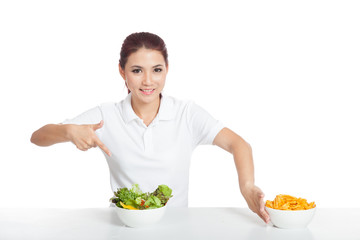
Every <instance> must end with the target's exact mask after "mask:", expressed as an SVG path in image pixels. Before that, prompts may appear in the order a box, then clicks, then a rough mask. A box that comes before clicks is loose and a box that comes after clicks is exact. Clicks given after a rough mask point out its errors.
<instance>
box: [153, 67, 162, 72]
mask: <svg viewBox="0 0 360 240" xmlns="http://www.w3.org/2000/svg"><path fill="white" fill-rule="evenodd" d="M154 71H155V72H161V71H162V69H161V68H155V69H154Z"/></svg>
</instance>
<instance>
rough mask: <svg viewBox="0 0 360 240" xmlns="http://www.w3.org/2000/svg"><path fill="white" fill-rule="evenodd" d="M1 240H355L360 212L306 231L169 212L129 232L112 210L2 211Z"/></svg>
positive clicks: (244, 213) (324, 215)
mask: <svg viewBox="0 0 360 240" xmlns="http://www.w3.org/2000/svg"><path fill="white" fill-rule="evenodd" d="M0 239H1V240H2V239H6V240H11V239H36V240H41V239H54V240H55V239H101V240H102V239H141V240H151V239H157V240H158V239H167V240H173V239H181V240H184V239H185V240H189V239H223V240H225V239H226V240H227V239H256V240H259V239H291V240H293V239H301V240H306V239H313V240H316V239H341V240H344V239H357V240H360V208H355V209H354V208H352V209H350V208H344V209H341V208H334V209H330V208H327V209H326V208H324V209H321V208H318V209H317V212H316V214H315V216H314V218H313V220H312V222H311V223H310V224H309V226H308V227H307V228H306V229H301V230H287V229H279V228H275V227H273V226H272V224H268V225H266V224H265V223H263V222H262V220H261V219H260V218H258V217H257V216H256V215H255V214H254V213H252V212H251V211H250V210H249V209H245V208H168V209H167V212H166V213H165V216H164V217H163V219H162V220H161V222H159V223H158V224H156V225H153V226H151V227H148V228H141V229H136V228H130V227H126V226H124V225H123V224H122V223H121V221H120V220H119V219H118V217H117V215H116V213H115V211H114V209H113V208H84V209H47V208H40V209H32V208H25V209H18V208H0Z"/></svg>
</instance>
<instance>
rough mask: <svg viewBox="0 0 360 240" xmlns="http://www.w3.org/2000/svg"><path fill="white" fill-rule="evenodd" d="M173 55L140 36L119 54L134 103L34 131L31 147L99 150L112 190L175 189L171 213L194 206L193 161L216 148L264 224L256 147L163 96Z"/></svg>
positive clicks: (200, 110)
mask: <svg viewBox="0 0 360 240" xmlns="http://www.w3.org/2000/svg"><path fill="white" fill-rule="evenodd" d="M168 70H169V64H168V55H167V49H166V45H165V43H164V41H163V40H162V39H161V38H160V37H159V36H157V35H155V34H152V33H147V32H140V33H133V34H131V35H129V36H128V37H127V38H126V39H125V40H124V43H123V45H122V48H121V52H120V61H119V72H120V75H121V76H122V78H123V79H124V80H125V85H126V86H127V88H128V92H129V94H128V96H127V97H126V98H125V99H123V100H122V101H120V102H118V103H106V104H101V105H100V106H97V107H95V108H92V109H90V110H88V111H86V112H84V113H82V114H81V115H79V116H77V117H75V118H73V119H67V120H65V121H64V122H62V123H61V124H48V125H45V126H43V127H41V128H40V129H39V130H37V131H35V132H34V133H33V135H32V137H31V142H32V143H34V144H36V145H39V146H50V145H53V144H56V143H60V142H72V143H73V144H75V145H76V147H77V148H78V149H80V150H83V151H86V150H88V149H89V148H93V147H99V148H100V149H101V150H102V151H103V153H104V156H105V158H106V160H107V163H108V165H109V170H110V178H111V179H110V183H111V187H112V190H113V191H116V189H117V188H119V187H131V185H132V184H133V183H138V184H139V185H140V186H141V188H142V189H143V191H145V192H146V191H151V190H152V189H154V187H156V186H158V185H159V184H166V185H168V186H169V187H171V188H172V189H173V198H172V199H171V201H169V203H168V206H173V207H178V206H182V207H184V206H185V207H186V206H187V205H188V184H189V182H188V180H189V167H190V160H191V154H192V152H193V150H194V149H195V148H196V147H197V146H198V145H201V144H212V145H217V146H219V147H220V148H222V149H224V150H226V151H228V152H230V153H231V154H232V155H233V157H234V161H235V166H236V170H237V173H238V180H239V186H240V191H241V193H242V195H243V197H244V198H245V200H246V202H247V204H248V206H249V208H250V209H251V210H252V211H253V212H255V213H256V214H258V215H259V216H260V217H261V218H262V219H263V220H264V221H265V222H269V216H268V214H267V212H266V211H265V203H264V194H263V192H262V191H261V190H260V188H258V187H257V186H256V185H255V184H254V164H253V158H252V151H251V147H250V145H249V144H248V143H247V142H246V141H245V140H244V139H243V138H241V137H240V136H239V135H237V134H236V133H234V132H233V131H231V130H230V129H228V128H226V127H224V126H223V124H222V123H221V122H219V121H217V120H216V119H214V118H213V117H212V116H211V115H210V114H209V113H208V112H206V111H205V110H204V109H203V108H201V107H200V106H198V105H197V104H195V103H194V102H192V101H181V100H178V99H176V98H173V97H171V96H167V95H164V94H163V93H162V90H163V88H164V85H165V81H166V75H167V72H168Z"/></svg>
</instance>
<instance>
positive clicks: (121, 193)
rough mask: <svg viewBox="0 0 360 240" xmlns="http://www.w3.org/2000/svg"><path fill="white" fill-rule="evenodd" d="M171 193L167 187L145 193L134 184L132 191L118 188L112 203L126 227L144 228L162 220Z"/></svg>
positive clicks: (160, 186)
mask: <svg viewBox="0 0 360 240" xmlns="http://www.w3.org/2000/svg"><path fill="white" fill-rule="evenodd" d="M171 193H172V190H171V188H169V187H168V186H166V185H159V186H158V188H157V189H156V190H155V191H154V192H152V193H150V192H148V193H143V192H142V191H141V190H140V188H139V185H138V184H133V186H132V188H131V189H128V188H126V187H124V188H118V189H117V191H116V192H114V195H115V196H114V197H112V198H111V199H110V201H111V202H112V203H114V204H115V212H116V214H117V215H118V217H119V218H120V220H121V221H122V222H123V223H124V224H125V225H126V226H129V227H133V228H142V227H148V226H150V225H153V224H155V223H157V222H159V221H160V220H161V219H162V217H163V215H164V213H165V210H166V203H167V202H168V201H169V199H170V198H171V197H172V195H171Z"/></svg>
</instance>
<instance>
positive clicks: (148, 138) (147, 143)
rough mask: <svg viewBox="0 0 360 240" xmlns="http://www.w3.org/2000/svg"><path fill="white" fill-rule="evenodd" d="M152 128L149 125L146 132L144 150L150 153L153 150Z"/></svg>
mask: <svg viewBox="0 0 360 240" xmlns="http://www.w3.org/2000/svg"><path fill="white" fill-rule="evenodd" d="M151 139H152V128H151V127H148V128H147V129H146V130H145V132H144V139H143V140H144V150H145V152H147V153H149V152H150V151H151V147H152V146H151Z"/></svg>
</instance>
